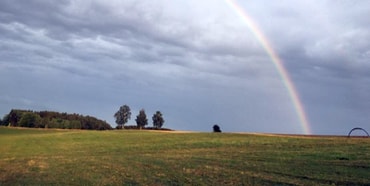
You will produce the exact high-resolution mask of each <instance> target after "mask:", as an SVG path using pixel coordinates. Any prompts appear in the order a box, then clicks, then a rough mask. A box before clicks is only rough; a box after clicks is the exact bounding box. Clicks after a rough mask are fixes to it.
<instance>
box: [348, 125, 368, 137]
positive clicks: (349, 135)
mask: <svg viewBox="0 0 370 186" xmlns="http://www.w3.org/2000/svg"><path fill="white" fill-rule="evenodd" d="M355 130H362V131H364V132H365V133H366V135H367V137H369V133H367V131H366V130H365V129H363V128H360V127H355V128H353V129H352V130H351V131H349V133H348V137H351V133H352V132H353V131H355Z"/></svg>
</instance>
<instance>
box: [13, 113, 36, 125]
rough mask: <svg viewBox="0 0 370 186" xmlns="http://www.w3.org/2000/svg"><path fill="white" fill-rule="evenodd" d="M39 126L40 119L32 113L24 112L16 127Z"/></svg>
mask: <svg viewBox="0 0 370 186" xmlns="http://www.w3.org/2000/svg"><path fill="white" fill-rule="evenodd" d="M40 124H41V117H40V116H39V115H38V114H36V113H33V112H24V113H23V114H22V117H21V119H20V120H19V123H18V126H20V127H31V128H34V127H39V125H40Z"/></svg>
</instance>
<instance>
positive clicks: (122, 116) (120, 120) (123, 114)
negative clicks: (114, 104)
mask: <svg viewBox="0 0 370 186" xmlns="http://www.w3.org/2000/svg"><path fill="white" fill-rule="evenodd" d="M114 117H115V118H116V123H117V125H118V128H121V129H122V128H123V125H125V124H126V123H127V121H128V120H129V119H131V109H130V107H129V106H127V105H123V106H121V107H120V108H119V110H118V111H117V112H116V113H115V114H114Z"/></svg>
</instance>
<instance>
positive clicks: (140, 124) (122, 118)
mask: <svg viewBox="0 0 370 186" xmlns="http://www.w3.org/2000/svg"><path fill="white" fill-rule="evenodd" d="M114 117H115V118H116V123H117V127H116V128H117V129H123V128H126V129H143V128H146V129H148V128H149V129H163V128H162V126H163V124H164V119H163V115H162V113H161V112H160V111H156V112H155V113H154V114H153V116H152V121H153V127H152V128H151V127H146V126H147V125H148V119H147V116H146V113H145V110H144V109H141V110H140V111H139V114H138V115H137V116H136V119H135V121H136V126H125V124H126V123H127V121H128V120H129V119H131V109H130V107H129V106H128V105H123V106H121V107H120V108H119V110H118V111H117V112H116V113H115V114H114Z"/></svg>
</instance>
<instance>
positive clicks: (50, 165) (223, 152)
mask: <svg viewBox="0 0 370 186" xmlns="http://www.w3.org/2000/svg"><path fill="white" fill-rule="evenodd" d="M0 185H370V138H346V137H302V136H277V135H275V136H274V135H252V134H228V133H174V132H154V131H124V130H120V131H117V130H115V131H80V130H51V129H49V130H42V129H20V128H6V127H0Z"/></svg>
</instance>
